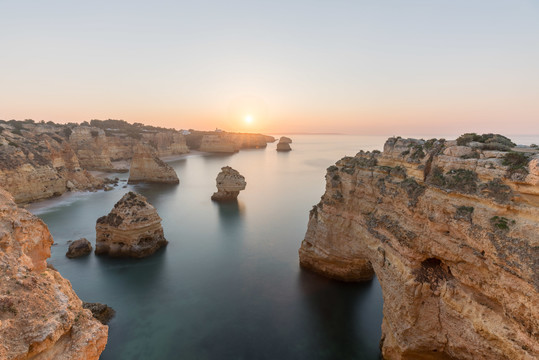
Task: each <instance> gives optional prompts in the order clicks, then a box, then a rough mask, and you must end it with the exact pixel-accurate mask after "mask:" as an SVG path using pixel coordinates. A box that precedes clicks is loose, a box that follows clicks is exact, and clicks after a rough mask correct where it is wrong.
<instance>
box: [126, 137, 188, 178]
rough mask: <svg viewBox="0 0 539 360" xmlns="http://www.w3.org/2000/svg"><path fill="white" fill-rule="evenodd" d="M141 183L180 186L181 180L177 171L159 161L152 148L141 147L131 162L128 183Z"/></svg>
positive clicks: (137, 149)
mask: <svg viewBox="0 0 539 360" xmlns="http://www.w3.org/2000/svg"><path fill="white" fill-rule="evenodd" d="M139 182H151V183H164V184H179V183H180V180H179V179H178V175H176V171H174V169H173V168H172V167H171V166H170V165H168V164H166V163H165V162H164V161H162V160H161V159H159V157H158V156H157V154H156V152H155V150H154V149H153V148H152V147H150V146H146V145H139V146H137V148H136V150H135V155H133V159H132V160H131V167H130V169H129V181H128V183H129V184H135V183H139Z"/></svg>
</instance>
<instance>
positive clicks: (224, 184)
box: [211, 166, 247, 201]
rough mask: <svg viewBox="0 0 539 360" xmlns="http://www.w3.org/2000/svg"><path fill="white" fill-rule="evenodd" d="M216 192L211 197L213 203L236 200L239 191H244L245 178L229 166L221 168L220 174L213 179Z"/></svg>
mask: <svg viewBox="0 0 539 360" xmlns="http://www.w3.org/2000/svg"><path fill="white" fill-rule="evenodd" d="M215 181H216V183H217V192H216V193H214V194H213V195H212V197H211V199H212V200H214V201H231V200H236V199H237V198H238V195H239V193H240V191H241V190H244V189H245V186H246V185H247V183H246V182H245V177H243V175H241V174H240V173H239V172H238V171H237V170H234V169H233V168H231V167H230V166H225V167H223V168H221V172H220V173H219V174H218V175H217V178H216V179H215Z"/></svg>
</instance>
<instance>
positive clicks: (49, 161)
mask: <svg viewBox="0 0 539 360" xmlns="http://www.w3.org/2000/svg"><path fill="white" fill-rule="evenodd" d="M0 144H1V145H0V159H1V161H0V185H1V186H3V187H4V188H5V189H6V190H8V191H9V192H10V193H11V194H12V195H13V196H14V198H15V201H16V202H18V203H20V202H29V201H34V200H39V199H44V198H48V197H51V196H56V195H61V194H63V193H64V192H66V191H70V190H86V189H93V188H98V187H102V186H103V182H102V180H99V179H96V178H94V177H93V176H92V175H90V174H89V173H88V172H87V171H86V170H84V169H82V168H81V165H80V163H79V161H78V157H77V155H76V154H75V152H74V151H73V149H72V148H71V146H70V145H69V143H68V142H67V139H66V138H65V134H64V133H63V132H62V131H61V128H58V127H54V126H48V127H39V126H35V129H34V128H30V129H27V128H24V127H23V128H22V129H17V128H15V127H13V126H9V125H6V124H4V125H3V126H2V131H1V132H0Z"/></svg>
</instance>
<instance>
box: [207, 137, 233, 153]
mask: <svg viewBox="0 0 539 360" xmlns="http://www.w3.org/2000/svg"><path fill="white" fill-rule="evenodd" d="M200 151H204V152H213V153H235V152H238V151H240V147H239V146H238V144H237V143H236V142H234V141H232V139H230V137H229V136H227V135H225V134H210V135H204V136H203V137H202V142H201V144H200Z"/></svg>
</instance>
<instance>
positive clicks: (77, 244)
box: [66, 238, 92, 259]
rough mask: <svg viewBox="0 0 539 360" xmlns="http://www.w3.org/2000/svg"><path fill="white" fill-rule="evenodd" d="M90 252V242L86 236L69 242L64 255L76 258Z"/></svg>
mask: <svg viewBox="0 0 539 360" xmlns="http://www.w3.org/2000/svg"><path fill="white" fill-rule="evenodd" d="M91 252H92V244H91V243H90V242H89V241H88V239H86V238H81V239H78V240H75V241H73V242H71V244H69V248H68V249H67V252H66V256H67V257H68V258H71V259H72V258H78V257H81V256H86V255H89V254H90V253H91Z"/></svg>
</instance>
